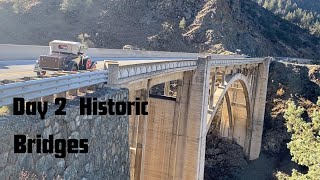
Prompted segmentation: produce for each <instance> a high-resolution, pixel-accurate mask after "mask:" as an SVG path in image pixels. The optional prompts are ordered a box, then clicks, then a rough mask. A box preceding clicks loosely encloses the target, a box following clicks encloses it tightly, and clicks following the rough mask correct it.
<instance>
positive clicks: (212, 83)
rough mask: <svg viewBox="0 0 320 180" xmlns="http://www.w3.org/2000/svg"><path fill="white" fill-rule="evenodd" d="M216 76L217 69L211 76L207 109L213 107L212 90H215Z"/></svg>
mask: <svg viewBox="0 0 320 180" xmlns="http://www.w3.org/2000/svg"><path fill="white" fill-rule="evenodd" d="M216 76H217V71H216V70H214V73H213V75H212V78H211V88H210V99H209V109H213V105H214V104H213V100H214V92H215V90H216V89H215V85H216Z"/></svg>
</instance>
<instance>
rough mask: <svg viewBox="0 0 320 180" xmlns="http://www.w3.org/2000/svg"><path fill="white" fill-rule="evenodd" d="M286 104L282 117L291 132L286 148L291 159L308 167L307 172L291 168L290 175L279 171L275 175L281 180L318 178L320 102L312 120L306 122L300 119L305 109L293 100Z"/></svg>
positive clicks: (319, 166) (319, 172) (319, 167)
mask: <svg viewBox="0 0 320 180" xmlns="http://www.w3.org/2000/svg"><path fill="white" fill-rule="evenodd" d="M319 101H320V99H319ZM287 105H288V108H287V110H286V111H285V116H284V117H285V119H286V120H287V123H286V125H287V128H288V132H290V133H292V137H291V142H289V143H288V148H289V149H290V153H291V155H292V160H293V161H295V162H296V163H298V164H299V165H302V166H306V167H308V172H307V173H306V174H302V173H300V172H298V171H297V170H293V171H292V175H291V176H289V175H287V174H284V173H281V172H280V173H278V174H277V177H278V178H279V179H281V180H282V179H283V180H291V179H292V180H297V179H299V180H300V179H301V180H304V179H319V177H320V106H319V105H320V102H319V103H318V107H317V110H315V111H314V113H313V114H312V117H311V119H312V122H306V121H304V120H303V119H302V117H301V115H302V114H303V113H304V111H305V110H304V109H303V108H301V107H296V105H295V104H294V102H293V101H288V103H287Z"/></svg>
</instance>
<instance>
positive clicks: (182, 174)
mask: <svg viewBox="0 0 320 180" xmlns="http://www.w3.org/2000/svg"><path fill="white" fill-rule="evenodd" d="M209 78H210V70H209V67H208V60H207V59H206V58H199V60H198V65H197V69H196V70H195V71H194V73H193V74H192V79H191V84H189V88H188V89H189V90H188V91H189V94H188V96H184V97H183V98H185V99H186V100H187V107H185V109H184V110H182V115H183V116H182V117H181V119H180V122H181V124H180V125H179V131H178V153H177V162H176V173H175V178H174V179H184V180H188V179H192V180H194V179H197V180H200V179H203V175H204V162H205V146H206V126H207V112H208V99H209V80H210V79H209ZM189 82H190V81H189ZM189 82H184V83H189ZM186 86H188V84H186ZM184 91H185V90H184ZM185 115H187V117H185Z"/></svg>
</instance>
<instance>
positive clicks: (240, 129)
mask: <svg viewBox="0 0 320 180" xmlns="http://www.w3.org/2000/svg"><path fill="white" fill-rule="evenodd" d="M222 84H225V85H219V86H218V87H217V88H216V90H215V92H214V94H213V96H214V98H213V108H212V109H210V108H209V111H208V119H207V129H206V134H207V133H208V131H209V128H210V126H211V124H212V123H213V120H214V117H215V116H216V115H217V112H218V111H219V107H220V106H222V107H221V109H220V110H221V111H222V113H221V119H220V123H218V125H219V127H218V128H219V134H220V135H221V136H222V137H226V138H229V139H232V140H234V141H235V142H237V143H238V144H239V145H240V146H241V147H243V150H244V152H245V154H246V156H249V149H250V148H249V147H250V142H251V134H252V118H251V113H252V112H251V111H252V110H251V104H250V99H251V94H250V83H249V81H248V78H247V77H246V76H245V75H243V74H241V73H238V74H235V75H230V76H227V77H226V80H225V82H224V83H222ZM239 92H240V93H239Z"/></svg>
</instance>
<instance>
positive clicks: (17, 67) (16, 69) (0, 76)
mask: <svg viewBox="0 0 320 180" xmlns="http://www.w3.org/2000/svg"><path fill="white" fill-rule="evenodd" d="M184 59H185V58H184ZM92 60H94V61H97V62H98V65H97V68H98V69H103V67H104V62H103V60H110V61H120V65H121V64H137V63H147V62H154V61H172V60H183V59H179V58H92ZM190 60H191V58H190ZM35 62H36V60H0V81H1V80H5V79H8V80H13V79H17V78H23V77H34V76H35V75H36V73H35V72H33V67H34V64H35ZM50 73H52V72H48V74H50Z"/></svg>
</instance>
